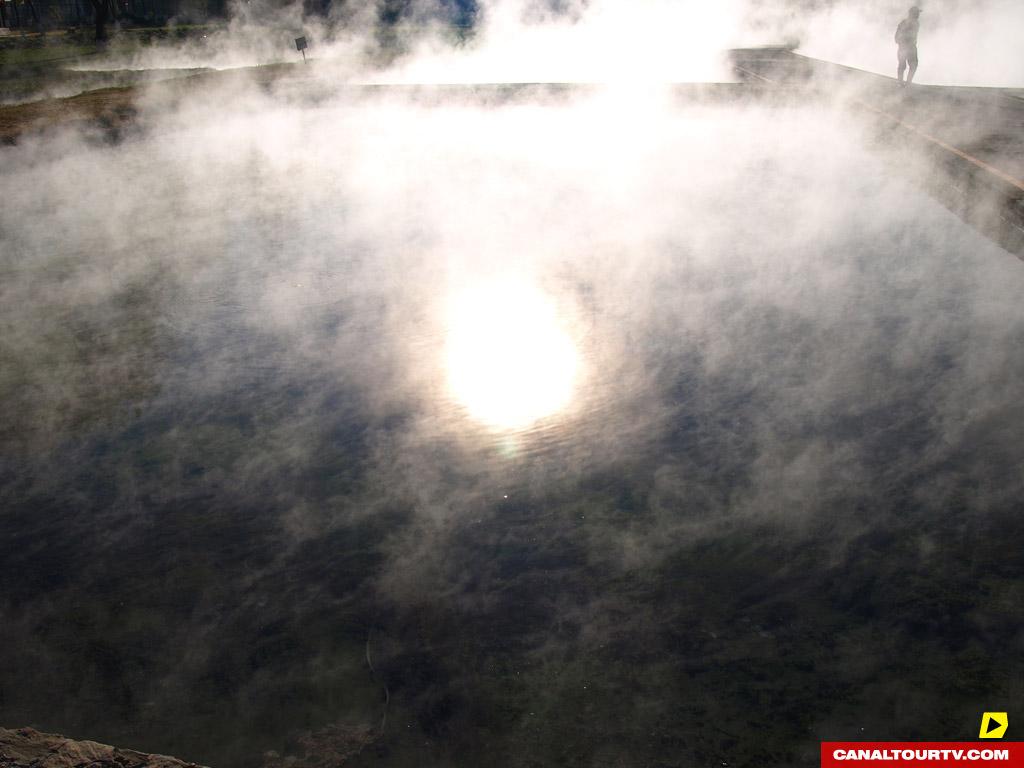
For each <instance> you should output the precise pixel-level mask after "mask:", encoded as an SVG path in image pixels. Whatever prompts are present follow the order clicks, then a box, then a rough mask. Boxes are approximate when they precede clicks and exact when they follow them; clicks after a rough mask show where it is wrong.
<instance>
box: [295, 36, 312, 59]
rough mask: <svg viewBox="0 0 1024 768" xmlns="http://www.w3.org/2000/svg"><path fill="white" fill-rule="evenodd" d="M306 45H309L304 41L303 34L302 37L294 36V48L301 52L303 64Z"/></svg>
mask: <svg viewBox="0 0 1024 768" xmlns="http://www.w3.org/2000/svg"><path fill="white" fill-rule="evenodd" d="M308 47H309V44H308V43H306V38H305V36H303V37H296V38H295V50H297V51H301V52H302V63H303V64H305V63H306V49H307V48H308Z"/></svg>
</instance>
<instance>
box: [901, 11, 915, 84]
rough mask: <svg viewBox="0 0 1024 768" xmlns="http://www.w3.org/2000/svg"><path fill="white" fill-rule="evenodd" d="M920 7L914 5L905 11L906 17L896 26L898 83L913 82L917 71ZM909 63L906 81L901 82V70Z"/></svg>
mask: <svg viewBox="0 0 1024 768" xmlns="http://www.w3.org/2000/svg"><path fill="white" fill-rule="evenodd" d="M920 15H921V9H920V8H918V7H917V6H916V5H915V6H914V7H913V8H911V9H910V11H909V12H908V13H907V18H905V19H904V20H903V21H901V22H900V24H899V26H898V27H896V46H897V47H896V59H897V61H898V62H899V66H898V67H897V69H896V78H897V79H898V80H899V81H900V85H910V84H911V83H912V82H914V73H915V72H917V30H918V28H919V27H920V26H921V24H920V22H919V21H918V18H919V17H920ZM908 64H909V65H910V71H909V72H908V73H907V82H906V83H904V82H903V71H904V70H905V69H906V68H907V65H908Z"/></svg>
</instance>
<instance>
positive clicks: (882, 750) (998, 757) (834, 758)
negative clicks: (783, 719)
mask: <svg viewBox="0 0 1024 768" xmlns="http://www.w3.org/2000/svg"><path fill="white" fill-rule="evenodd" d="M844 766H845V767H846V768H879V766H885V767H886V768H896V767H897V766H898V767H899V768H1024V742H1022V741H991V742H984V741H825V742H822V744H821V768H844Z"/></svg>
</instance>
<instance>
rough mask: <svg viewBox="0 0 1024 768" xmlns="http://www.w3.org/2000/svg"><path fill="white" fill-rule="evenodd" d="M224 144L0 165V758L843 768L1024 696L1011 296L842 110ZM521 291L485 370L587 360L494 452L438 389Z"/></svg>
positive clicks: (662, 113) (260, 127)
mask: <svg viewBox="0 0 1024 768" xmlns="http://www.w3.org/2000/svg"><path fill="white" fill-rule="evenodd" d="M198 114H200V112H198V111H197V112H196V113H195V114H190V113H183V114H181V115H180V116H177V117H168V118H167V119H166V121H165V122H163V123H161V124H160V125H161V130H160V131H158V132H156V133H155V135H153V136H150V137H149V138H146V139H138V140H135V141H133V142H129V143H126V144H122V145H120V146H118V147H113V148H111V147H105V146H94V145H92V144H90V143H89V142H88V141H80V140H79V139H77V138H74V137H67V138H66V139H61V138H56V139H51V141H50V142H49V143H46V144H39V145H29V146H27V147H26V146H22V147H18V148H10V149H5V150H4V155H5V156H4V158H3V161H2V162H3V163H4V164H5V165H6V167H7V169H8V170H6V171H4V177H3V178H2V187H0V189H2V190H3V192H4V200H5V203H4V205H3V206H2V208H0V238H2V239H0V244H2V256H0V270H2V272H0V298H2V303H0V363H2V365H0V449H2V451H0V455H2V458H0V505H2V506H0V509H2V511H0V546H2V557H0V724H3V725H7V726H21V725H33V726H35V727H37V728H39V729H42V730H49V731H57V732H62V733H65V734H67V735H70V736H75V737H78V738H90V739H96V740H99V741H105V742H110V743H115V744H120V745H124V746H131V747H136V748H140V749H145V750H150V751H159V752H165V753H171V754H176V755H179V756H181V757H183V758H187V759H190V760H196V761H198V762H201V763H204V764H209V765H212V766H218V768H234V767H236V766H237V767H239V768H240V767H241V766H254V765H255V766H259V765H262V764H263V763H264V760H267V764H268V765H269V764H274V765H276V764H277V763H275V762H274V761H273V759H272V758H266V757H265V756H264V753H266V752H268V751H270V750H274V751H276V752H278V753H280V754H281V755H286V754H293V755H297V756H300V757H301V756H302V754H303V752H304V751H305V750H306V749H307V748H309V745H310V744H312V745H314V749H319V750H320V752H321V754H332V755H334V756H335V763H334V764H341V761H342V758H343V757H344V758H345V759H346V760H347V761H346V762H344V764H345V765H395V766H424V765H438V766H477V765H507V766H544V765H572V766H584V765H585V766H633V765H637V766H639V765H644V766H693V765H725V764H728V765H751V766H753V765H757V766H765V765H815V764H816V763H817V749H818V741H820V740H822V739H844V738H871V739H878V740H882V739H897V738H898V739H954V738H973V737H974V736H975V735H976V729H977V723H978V717H979V715H980V713H981V712H982V711H983V710H1011V709H1012V708H1013V704H1014V703H1015V702H1019V701H1020V700H1021V695H1022V693H1024V685H1022V672H1024V665H1022V664H1021V662H1020V659H1021V658H1024V657H1022V655H1021V652H1022V651H1024V648H1022V647H1021V643H1022V635H1021V626H1022V619H1024V616H1022V612H1024V608H1022V606H1024V600H1022V597H1024V591H1022V590H1024V581H1022V576H1024V573H1022V571H1024V560H1022V558H1021V551H1022V545H1024V522H1022V517H1021V498H1022V492H1024V478H1022V472H1021V467H1022V466H1024V400H1022V398H1021V397H1020V393H1021V391H1022V390H1021V382H1022V381H1024V343H1022V342H1024V302H1022V301H1021V299H1020V297H1021V296H1022V295H1024V268H1022V265H1021V264H1020V262H1018V261H1017V260H1015V259H1013V258H1012V257H1010V256H1009V255H1008V254H1006V253H1005V252H1003V251H1000V250H999V249H998V248H996V247H995V246H994V245H992V244H990V243H989V242H988V241H986V240H984V239H982V238H981V237H980V236H978V235H977V234H976V233H974V232H973V231H971V230H969V229H967V228H966V227H964V226H963V225H962V224H961V223H960V222H959V221H958V220H957V219H956V218H955V217H953V216H952V215H950V214H949V213H947V212H946V211H945V210H944V209H942V208H941V207H939V206H938V205H936V204H935V203H933V202H931V201H930V200H929V199H927V198H926V197H923V196H921V195H920V193H918V192H917V191H916V190H915V189H913V188H912V187H911V186H909V185H908V184H905V183H904V182H903V181H902V180H900V179H896V178H891V176H890V174H889V173H888V170H887V169H886V168H885V166H884V165H883V164H882V163H881V162H880V161H879V160H878V159H876V158H875V156H873V155H872V154H870V153H869V152H868V151H867V150H865V149H863V148H862V147H861V144H860V137H859V136H858V135H857V134H856V133H855V132H854V131H853V130H852V129H850V128H849V126H846V125H844V124H843V123H842V121H841V120H840V119H839V118H837V117H836V116H834V115H830V114H823V113H819V112H814V111H809V110H786V109H779V110H761V109H744V108H739V107H737V108H736V109H728V108H711V107H676V106H671V105H665V104H661V103H659V102H657V101H656V100H655V103H653V104H649V103H642V104H639V105H638V104H635V103H630V104H626V105H618V104H616V103H615V102H614V101H612V102H611V103H606V102H602V101H601V100H600V99H598V100H596V101H591V100H587V101H585V102H571V101H570V102H567V103H556V104H550V103H546V104H538V105H523V104H518V105H513V106H505V107H502V106H492V107H488V108H483V107H472V106H466V105H464V104H463V105H457V106H453V107H451V108H445V107H444V106H438V105H436V104H434V105H433V106H429V107H423V106H417V105H416V103H415V102H401V103H398V102H393V101H390V102H389V101H382V102H379V103H378V102H371V103H359V104H348V105H346V104H339V105H334V106H326V107H321V108H319V109H302V108H298V107H296V108H291V107H280V106H278V107H276V108H270V107H267V106H266V105H264V104H262V103H259V102H257V103H255V104H254V105H252V106H249V107H247V106H242V107H240V108H239V110H238V113H237V114H235V113H231V114H229V115H226V116H225V115H220V116H219V117H218V118H217V119H216V121H212V118H209V117H208V116H207V117H205V118H199V117H197V115H198ZM203 114H205V113H203ZM824 137H828V139H827V140H826V139H825V138H824ZM14 189H18V190H20V191H19V194H18V195H12V194H9V192H10V190H14ZM495 284H497V285H510V284H512V285H518V286H525V288H523V292H521V293H515V292H513V298H512V300H511V301H510V303H509V304H508V305H507V306H501V307H500V312H499V313H498V315H499V317H501V318H505V319H506V320H507V319H508V318H509V317H510V316H511V317H512V318H513V320H512V321H511V324H510V325H502V326H501V328H502V329H503V330H501V332H500V333H505V332H506V331H507V329H508V327H511V328H512V329H513V330H512V331H510V332H509V333H511V334H512V336H514V335H515V329H516V328H528V329H531V330H530V331H529V332H530V333H533V334H534V335H533V336H530V337H529V338H528V339H527V340H526V342H525V343H524V344H523V348H522V349H518V348H517V351H516V352H515V354H513V352H511V351H510V352H509V354H508V355H501V356H499V358H495V359H498V360H500V362H495V359H491V358H488V357H486V355H487V354H489V353H488V352H486V350H482V351H480V352H479V354H477V353H475V352H474V353H471V354H470V355H469V360H470V362H469V363H464V364H465V365H468V366H470V367H472V364H473V361H474V360H479V359H483V358H486V360H487V361H488V362H487V364H488V365H489V366H491V367H492V368H493V366H495V365H507V366H508V368H507V369H504V370H503V371H502V373H501V377H502V378H506V377H520V378H516V379H515V380H516V382H517V384H516V386H515V387H513V388H511V389H510V390H509V392H508V393H507V394H506V396H507V397H508V398H514V397H516V396H517V393H522V392H527V391H530V392H533V391H534V389H536V392H537V393H539V394H538V395H537V396H538V397H541V399H543V397H544V396H546V395H545V393H547V392H549V390H548V389H545V387H546V386H547V385H541V384H537V382H544V381H546V380H548V379H555V378H557V376H558V375H560V374H558V373H557V371H556V369H558V366H559V364H558V363H557V361H556V362H552V361H551V360H550V359H543V360H542V362H541V364H539V365H538V364H537V362H536V360H535V359H533V358H531V356H530V354H529V352H530V350H541V349H543V348H544V344H546V343H547V341H545V340H550V339H551V338H554V337H559V338H566V339H569V341H570V343H571V346H572V353H571V354H572V355H573V356H574V359H575V361H576V368H575V371H574V374H573V375H572V376H571V380H570V381H569V383H568V384H567V385H566V387H567V391H569V393H570V394H569V396H568V398H567V399H563V400H561V401H558V404H557V407H555V408H554V409H553V410H549V411H548V412H543V413H540V414H538V415H535V418H531V419H528V420H527V421H526V422H525V423H516V424H514V425H512V426H508V425H501V424H498V425H495V424H494V423H493V419H492V420H491V421H488V419H487V418H481V417H480V409H479V408H476V407H475V406H474V403H473V402H467V401H466V399H465V397H462V398H461V399H460V396H459V395H458V393H457V392H456V390H458V386H457V385H454V384H453V381H454V380H456V379H458V377H459V376H460V375H462V374H460V373H459V372H458V371H453V370H452V366H453V364H452V362H451V358H450V356H449V355H448V353H447V352H446V350H447V349H448V347H449V345H450V340H451V337H452V334H453V333H456V332H457V331H456V330H453V327H452V324H453V323H456V324H458V323H464V324H466V325H468V326H469V327H471V328H475V327H476V320H475V318H469V319H468V320H467V319H466V318H465V317H464V316H458V315H456V318H457V319H455V320H453V319H452V315H451V313H450V312H449V309H450V306H451V305H453V303H457V299H456V298H453V297H457V296H460V295H463V294H467V293H468V294H469V295H473V292H474V291H476V290H478V286H481V285H484V286H489V287H488V288H486V290H484V289H480V290H484V293H483V294H481V295H483V296H484V298H483V299H482V300H481V302H479V303H478V304H475V305H473V306H481V307H483V309H481V310H480V311H481V313H482V318H483V319H481V321H480V327H482V328H485V329H486V328H487V327H489V326H488V325H487V323H492V322H499V323H500V321H495V320H494V317H492V316H490V315H489V314H488V312H489V310H488V309H487V308H488V307H490V306H492V305H493V304H494V300H493V299H492V298H491V297H492V296H493V295H495V294H488V293H486V291H493V290H495V289H494V287H493V286H494V285H495ZM497 295H499V296H500V295H501V291H500V289H499V290H498V294H497ZM522 296H526V298H525V299H522V302H523V303H522V310H521V311H520V310H518V309H517V306H518V305H517V304H516V303H515V302H516V301H519V300H520V298H521V297H522ZM516 297H520V298H516ZM538 297H539V298H538ZM534 301H537V302H540V304H535V303H531V302H534ZM499 303H500V301H499ZM529 318H535V319H536V318H541V319H540V320H537V321H536V322H535V323H534V322H533V321H531V320H530V319H529ZM531 323H532V324H531ZM544 323H548V325H544ZM495 327H497V326H495ZM497 333H498V332H495V334H497ZM494 337H495V338H502V339H504V338H506V337H504V336H494ZM514 345H515V344H514V343H513V346H514ZM524 350H525V352H524ZM517 355H518V356H517ZM463 373H465V372H463ZM486 373H487V372H486V371H484V372H483V373H482V374H480V375H481V376H484V380H485V381H493V379H487V378H486V375H485V374H486ZM471 374H472V372H471ZM535 385H536V387H535ZM550 386H551V387H557V386H559V384H558V382H557V381H554V382H552V384H551V385H550ZM471 397H472V395H471ZM556 400H557V398H556ZM489 407H493V403H491V404H490V405H489ZM499 407H500V406H499ZM542 410H543V409H542ZM491 415H492V416H493V412H491ZM496 418H498V420H499V421H500V418H501V415H500V414H499V415H498V416H497V417H496ZM304 739H305V741H303V740H304ZM360 748H361V751H359V750H360ZM332 750H333V751H332ZM356 752H358V754H355V753H356ZM297 765H303V763H297Z"/></svg>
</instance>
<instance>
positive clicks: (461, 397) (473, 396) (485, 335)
mask: <svg viewBox="0 0 1024 768" xmlns="http://www.w3.org/2000/svg"><path fill="white" fill-rule="evenodd" d="M577 366H578V360H577V353H576V347H575V345H574V344H573V341H572V339H571V338H570V337H569V335H568V334H567V333H566V331H565V330H564V328H563V327H562V325H561V323H560V322H559V317H558V314H557V312H556V310H555V306H554V304H553V303H552V301H551V300H550V299H549V298H548V297H547V296H545V295H544V294H543V293H541V292H540V291H539V290H538V289H536V288H535V287H533V286H531V285H529V284H526V283H523V282H519V281H507V280H505V281H495V282H493V283H488V284H484V285H479V286H476V287H474V288H472V289H469V290H466V291H465V292H464V293H461V294H459V295H457V296H456V297H454V299H453V300H452V302H451V305H450V307H449V313H448V328H447V368H448V371H447V372H448V384H449V387H450V389H451V392H452V394H453V395H454V397H455V398H456V400H458V401H459V402H460V403H461V404H462V405H463V406H464V407H465V408H466V410H467V411H468V412H469V414H470V415H471V416H473V417H474V418H476V419H478V420H479V421H481V422H483V423H485V424H487V425H489V426H491V427H495V428H498V429H522V428H524V427H527V426H529V425H530V424H532V423H534V422H536V421H538V420H539V419H542V418H544V417H546V416H550V415H552V414H554V413H557V412H558V411H560V410H562V409H563V408H565V407H566V406H567V405H568V404H569V401H570V400H571V398H572V394H573V390H574V386H575V382H576V374H577Z"/></svg>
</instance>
